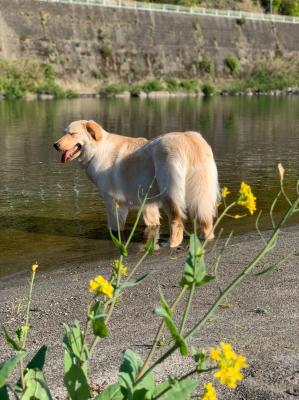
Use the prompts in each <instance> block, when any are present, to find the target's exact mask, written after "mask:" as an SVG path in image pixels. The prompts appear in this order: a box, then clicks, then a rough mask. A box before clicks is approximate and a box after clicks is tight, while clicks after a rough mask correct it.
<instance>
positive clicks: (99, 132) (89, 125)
mask: <svg viewBox="0 0 299 400" xmlns="http://www.w3.org/2000/svg"><path fill="white" fill-rule="evenodd" d="M86 129H87V131H88V132H89V133H90V134H91V136H92V137H93V138H94V140H97V141H99V140H101V139H102V138H103V136H104V130H103V128H102V127H101V126H100V125H99V124H97V123H96V122H95V121H92V120H90V121H87V122H86Z"/></svg>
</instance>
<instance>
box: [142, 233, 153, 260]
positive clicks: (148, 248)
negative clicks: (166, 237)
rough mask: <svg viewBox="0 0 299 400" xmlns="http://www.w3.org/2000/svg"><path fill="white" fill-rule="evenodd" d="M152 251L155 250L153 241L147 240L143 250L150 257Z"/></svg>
mask: <svg viewBox="0 0 299 400" xmlns="http://www.w3.org/2000/svg"><path fill="white" fill-rule="evenodd" d="M154 249H155V239H154V238H153V237H152V238H149V239H148V241H147V242H146V244H145V247H144V250H145V252H146V253H147V254H148V255H149V256H150V255H151V254H153V251H154Z"/></svg>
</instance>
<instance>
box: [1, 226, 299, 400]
mask: <svg viewBox="0 0 299 400" xmlns="http://www.w3.org/2000/svg"><path fill="white" fill-rule="evenodd" d="M259 248H260V242H259V241H258V240H257V237H256V236H255V235H254V234H248V235H244V236H240V237H237V238H235V239H234V240H233V242H232V244H231V245H230V247H229V248H228V251H227V252H226V253H225V255H224V257H223V260H222V263H221V265H220V267H219V281H218V282H213V283H211V284H209V285H208V286H206V287H204V288H203V289H199V290H198V291H197V294H196V299H195V301H194V306H193V308H192V310H191V313H190V315H191V317H190V321H189V326H191V325H192V324H194V322H195V321H196V320H198V319H199V317H200V316H201V315H203V313H204V311H205V310H207V308H208V307H209V305H210V304H211V302H212V300H213V298H214V297H215V294H216V293H218V290H219V288H223V287H224V285H225V283H228V282H229V281H230V280H231V279H232V277H233V276H235V275H236V274H237V273H238V271H240V270H241V269H242V267H243V266H244V265H246V263H247V262H248V261H249V260H250V259H252V257H253V256H254V255H255V254H256V253H257V252H258V250H259ZM291 249H295V255H293V256H292V257H291V258H289V259H288V260H287V261H286V262H285V263H284V264H283V265H282V266H280V267H279V268H278V269H276V270H275V271H272V272H271V273H269V274H266V275H264V276H261V277H254V276H249V277H247V278H246V280H245V281H244V282H243V283H242V284H241V285H240V286H239V287H238V288H237V289H236V290H235V291H234V292H233V294H232V295H231V296H230V297H229V299H227V305H228V306H225V305H224V306H223V307H221V308H219V309H218V311H217V313H216V314H215V316H214V318H213V319H211V320H210V321H209V322H208V324H207V325H206V326H205V327H204V329H203V330H202V331H200V332H198V333H197V334H196V335H195V337H194V338H193V339H192V345H193V346H195V347H196V348H202V347H205V348H208V347H209V346H215V345H216V344H218V343H219V342H220V341H221V340H224V341H229V342H230V343H232V345H233V347H235V348H236V349H237V350H238V351H239V352H241V353H243V354H244V355H246V356H247V358H248V360H249V364H250V368H249V369H248V371H247V373H246V379H245V380H244V382H243V383H242V384H241V385H240V386H239V388H238V390H237V391H233V392H232V391H229V390H223V391H222V392H221V389H219V398H222V399H252V400H253V399H259V400H267V399H275V400H279V399H293V400H294V399H295V398H297V397H298V396H299V312H298V310H299V295H298V293H299V291H298V286H299V285H298V267H299V227H298V226H297V227H293V228H289V229H288V230H286V231H285V232H284V233H283V234H282V235H281V238H280V245H279V247H277V248H276V249H275V250H274V252H273V254H272V255H271V256H270V257H268V259H267V261H266V262H263V265H261V266H260V268H261V267H267V266H269V265H270V264H271V260H272V261H273V260H274V259H277V258H278V257H279V254H285V253H286V252H288V251H289V250H291ZM185 256H186V252H182V253H180V254H179V255H177V257H176V258H175V259H172V258H171V257H170V256H169V253H168V250H166V249H162V250H159V251H158V252H156V253H155V254H154V255H153V256H152V257H151V258H149V259H148V260H147V261H146V262H145V263H144V265H143V266H142V268H141V270H140V274H142V273H144V272H146V271H151V272H153V274H151V276H150V278H148V280H147V281H145V282H144V283H143V284H142V285H140V286H137V287H135V288H133V289H131V290H128V291H127V293H126V295H125V296H124V297H123V301H122V304H120V305H119V306H118V308H117V310H116V313H115V316H114V318H113V319H112V321H111V337H110V338H109V339H107V340H106V342H105V347H104V346H103V345H99V346H98V348H97V350H96V352H95V354H94V357H93V359H92V363H91V371H92V381H93V382H94V383H97V384H100V385H102V384H106V383H107V382H112V381H114V380H115V379H116V377H117V368H118V365H119V363H120V361H121V351H122V350H123V349H125V348H128V347H131V348H132V349H134V350H135V351H138V352H139V353H140V354H141V355H145V354H146V353H147V351H148V346H149V345H150V343H151V341H152V339H153V336H154V333H155V330H156V328H157V324H158V323H159V320H158V318H157V317H155V316H154V315H153V314H152V310H153V308H154V306H155V305H156V304H157V299H158V296H157V286H158V284H160V285H161V286H162V288H163V291H164V293H165V294H166V296H167V298H168V299H169V300H171V299H173V298H174V297H175V296H176V293H177V292H178V289H179V286H178V282H179V279H180V276H181V270H182V264H183V262H184V259H185ZM134 258H135V256H134V257H133V259H132V258H131V259H130V258H129V261H134ZM208 258H210V261H211V257H208ZM111 262H112V261H111V260H110V262H108V261H107V262H103V263H101V262H98V263H92V264H85V265H68V266H66V267H64V268H61V269H59V270H52V271H43V270H42V268H40V269H39V271H38V276H37V282H36V288H35V292H34V299H33V305H32V325H33V329H32V332H31V334H30V341H29V345H30V348H32V349H37V348H38V347H39V346H41V344H43V343H44V342H46V343H48V345H49V350H48V357H47V364H46V376H47V379H48V383H49V385H50V387H51V390H52V393H53V395H54V398H56V399H64V398H65V394H64V389H63V381H62V379H63V378H62V373H61V372H62V364H63V349H62V337H63V326H62V324H63V322H68V323H71V322H73V321H74V319H79V320H80V321H83V320H84V310H85V306H86V304H87V302H88V299H89V293H88V291H87V287H88V281H89V279H90V278H92V277H94V276H96V275H97V274H99V273H101V274H104V275H105V274H108V273H109V271H110V268H111ZM129 264H130V263H129ZM26 284H27V276H25V275H18V276H16V277H14V278H12V277H11V278H7V279H4V280H1V281H0V319H1V324H2V323H5V325H6V326H7V327H8V328H9V329H10V330H13V329H14V326H15V324H16V320H17V317H16V315H15V314H14V313H12V304H16V303H17V302H18V299H20V298H22V297H24V296H25V294H26V290H27V286H26ZM0 349H1V353H0V354H1V356H0V362H1V361H2V360H3V359H4V358H5V357H6V356H7V355H9V354H10V351H9V350H8V349H7V347H6V346H5V345H4V341H3V338H2V337H1V339H0ZM163 350H164V349H163V348H162V349H161V351H163ZM191 364H192V361H191V360H190V359H189V358H185V359H182V358H180V357H179V356H178V354H175V355H173V356H172V358H171V359H170V360H169V361H168V362H167V363H165V364H163V366H161V367H160V368H159V370H158V371H157V376H158V377H159V378H160V379H161V378H162V376H165V375H167V374H170V373H178V374H182V373H183V372H184V371H185V370H186V368H188V365H189V366H190V365H191Z"/></svg>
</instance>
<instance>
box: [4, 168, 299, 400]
mask: <svg viewBox="0 0 299 400" xmlns="http://www.w3.org/2000/svg"><path fill="white" fill-rule="evenodd" d="M278 169H279V173H280V191H279V193H278V194H277V196H276V198H275V199H274V201H273V203H272V206H271V209H270V215H269V216H270V219H271V221H272V225H273V229H272V231H271V232H270V233H269V234H268V233H267V235H264V234H263V233H262V232H261V231H260V229H259V217H260V215H261V213H259V215H258V217H257V220H256V229H257V233H258V234H259V236H260V238H261V241H260V244H261V245H260V247H259V250H258V253H257V254H255V255H254V256H253V258H252V260H250V261H249V262H248V263H244V266H242V268H241V270H240V271H239V272H238V275H236V276H226V277H225V282H222V281H220V279H219V274H218V270H219V265H220V263H221V261H222V257H223V254H224V252H227V253H228V251H229V248H228V244H229V242H230V240H231V238H232V233H231V234H230V235H229V236H228V238H227V239H226V240H225V242H224V244H223V245H220V246H219V244H218V239H219V237H220V235H221V231H220V233H219V236H218V239H217V241H215V243H214V245H213V246H212V250H210V251H209V253H210V254H211V252H212V257H211V256H210V257H208V259H207V258H206V252H207V245H208V240H204V241H200V240H199V238H198V236H197V229H196V222H194V232H193V233H192V234H190V238H189V249H188V254H187V257H186V260H185V263H184V265H183V267H182V271H181V279H180V281H179V282H177V285H176V287H177V291H176V297H175V299H172V303H170V302H169V300H168V299H167V297H166V295H165V294H164V293H163V290H162V288H161V287H160V286H158V287H157V290H156V292H157V295H158V297H159V299H158V304H157V306H156V307H155V308H154V312H153V314H151V315H148V316H147V318H153V315H154V316H155V317H156V318H159V320H160V324H159V327H158V329H157V332H156V335H155V337H154V338H153V342H152V343H151V345H150V346H149V349H148V351H147V353H146V354H145V355H144V357H141V356H140V355H139V354H138V353H137V352H136V351H133V350H131V349H130V348H129V346H130V345H132V344H133V342H131V343H127V346H128V347H127V349H126V350H125V351H124V352H123V361H122V363H121V365H120V367H119V374H118V377H117V380H116V382H114V383H113V384H112V385H109V386H107V387H105V388H100V390H99V389H98V388H95V386H94V385H92V384H91V383H90V371H89V367H90V360H91V357H92V356H93V352H94V349H95V348H96V346H99V345H101V346H102V347H104V346H105V343H106V340H107V337H109V336H110V330H109V325H110V324H111V319H112V318H118V321H117V324H118V325H120V326H121V322H122V321H121V313H120V311H119V310H120V309H121V308H122V302H125V301H126V300H127V298H128V297H127V296H125V295H124V293H125V292H127V291H128V290H132V288H133V287H134V286H136V285H139V284H142V283H143V282H144V281H145V279H146V278H147V277H148V275H149V273H146V274H145V275H142V276H138V277H137V278H136V273H137V271H138V268H139V267H140V265H141V264H142V262H143V261H144V259H145V258H146V257H148V256H150V255H151V254H152V252H153V249H154V239H150V240H149V241H148V242H147V244H146V245H145V248H144V253H143V254H142V255H141V256H140V258H139V260H138V261H137V262H136V263H134V264H133V266H132V267H130V268H129V267H128V262H127V260H128V258H127V257H128V249H129V245H130V243H131V241H132V238H133V235H134V233H135V231H136V227H137V225H138V223H139V220H140V217H141V215H142V211H143V209H144V206H145V204H146V201H147V196H145V197H144V199H143V201H142V203H141V205H140V208H139V211H138V214H137V218H136V221H135V223H134V226H133V229H132V231H131V233H130V235H129V237H128V239H127V240H123V239H122V235H121V232H120V229H118V235H117V237H116V236H114V234H113V233H112V232H111V231H110V235H111V239H112V241H113V243H114V245H115V247H116V248H117V250H118V252H119V257H118V259H117V260H115V262H114V265H113V267H112V269H111V272H110V274H109V276H107V278H104V277H103V276H102V275H98V276H96V277H95V278H94V279H91V280H90V281H89V292H90V299H89V302H88V305H87V310H86V312H85V313H84V323H81V322H79V321H78V320H76V321H75V322H74V323H73V325H68V324H64V329H65V335H64V338H63V342H62V341H61V352H62V351H64V357H63V361H64V362H63V373H64V384H65V388H66V391H67V394H68V399H72V400H76V399H80V400H88V399H90V398H93V399H94V400H108V399H109V400H113V399H114V400H129V399H136V400H157V399H161V400H188V399H190V397H191V395H192V394H194V392H195V391H196V393H197V394H196V396H197V397H196V398H198V399H201V400H216V398H217V395H216V388H215V387H214V382H215V381H217V384H218V385H223V386H225V387H227V388H228V389H235V388H236V387H237V384H238V383H239V382H240V381H242V380H243V378H244V376H243V374H242V372H243V369H244V368H247V367H248V364H247V360H246V358H245V357H244V356H243V355H242V354H238V353H236V352H235V351H234V350H233V348H232V346H231V344H230V343H225V342H221V343H220V345H219V344H218V343H217V345H216V346H215V347H214V348H210V349H209V351H207V350H206V349H204V348H202V346H204V342H205V335H204V334H203V333H202V330H203V328H204V326H205V324H206V323H207V322H209V320H210V319H211V318H214V319H215V318H216V312H217V313H220V312H221V305H223V302H224V301H225V300H227V298H228V296H229V295H230V294H231V293H232V292H233V290H234V289H235V288H236V287H237V285H239V284H240V283H241V282H243V281H244V279H245V278H246V280H248V279H257V278H258V277H259V276H261V275H264V274H267V273H269V272H271V271H272V270H273V269H275V268H277V267H280V266H281V264H282V262H283V261H285V260H286V259H287V258H288V257H289V256H290V255H292V254H294V250H295V249H293V250H289V253H288V254H280V252H279V251H276V254H278V257H279V261H277V262H275V263H274V264H272V265H269V266H268V265H265V262H266V260H267V258H265V257H266V256H267V255H268V254H269V253H270V252H271V251H272V250H273V249H274V248H276V247H277V242H278V237H279V235H280V233H281V231H282V227H283V226H284V225H285V224H286V223H287V222H288V220H289V218H291V217H292V216H293V215H294V214H295V213H296V212H298V207H299V193H298V187H299V181H298V182H297V184H296V185H295V188H296V189H297V194H295V196H294V198H293V199H292V198H291V197H290V196H289V195H288V194H286V192H285V189H284V168H283V167H282V165H281V164H279V166H278ZM229 198H230V200H228V199H229ZM278 198H280V200H282V201H284V203H285V207H286V211H285V212H284V213H283V215H282V218H281V220H280V221H279V223H277V222H276V221H275V220H274V218H273V210H274V208H275V207H276V205H277V200H278ZM219 206H220V209H219V216H218V218H217V220H216V222H215V225H214V226H215V228H216V227H219V224H220V223H221V221H222V220H223V218H236V219H239V218H242V217H245V216H246V215H247V213H248V214H253V213H254V212H255V211H256V197H255V196H254V194H253V192H252V190H251V187H250V186H249V185H248V184H246V183H245V182H242V184H241V186H240V190H239V193H238V194H236V195H235V196H234V197H232V196H230V191H229V188H227V187H223V188H222V190H221V201H220V204H219ZM240 209H242V215H239V214H235V212H239V210H240ZM117 210H118V208H117V205H116V213H117V212H118V211H117ZM244 213H245V214H244ZM213 253H214V254H213ZM213 255H214V256H213ZM226 257H229V254H227V255H226ZM256 267H260V268H259V270H258V271H256ZM38 268H39V266H38V264H33V265H32V268H31V269H32V272H31V281H30V285H29V294H28V299H27V302H26V304H25V308H23V307H21V304H24V299H20V304H19V307H18V309H19V311H18V315H17V318H14V320H17V323H16V326H15V329H13V327H12V324H11V323H10V324H9V329H8V328H6V327H5V326H2V329H3V338H4V340H5V341H6V343H7V345H8V347H9V348H10V350H11V351H13V352H14V355H12V356H10V357H9V358H6V359H5V360H4V361H3V362H2V363H1V364H0V397H1V400H2V399H3V400H9V398H12V396H13V397H14V398H17V399H21V400H27V399H35V400H51V399H53V397H52V395H51V392H50V388H49V387H48V384H47V379H46V376H45V372H44V365H45V358H46V353H47V346H46V345H42V346H41V347H40V348H39V349H38V350H37V351H36V353H35V354H34V356H33V357H32V354H30V356H31V359H29V360H28V358H29V349H28V335H29V334H30V332H31V331H32V330H33V329H34V328H33V326H32V324H31V321H30V317H31V315H30V311H31V309H32V301H33V297H32V294H33V289H34V281H35V276H36V273H37V271H38ZM280 274H282V272H281V271H280ZM213 281H214V282H215V281H216V282H217V281H218V282H217V284H216V285H215V286H214V296H213V298H209V299H208V301H207V304H206V307H205V308H204V311H203V313H202V315H198V317H197V318H196V320H195V322H194V323H192V322H191V319H190V315H191V312H192V313H194V312H196V311H197V310H196V309H195V307H194V300H195V299H194V296H195V293H200V292H201V290H202V287H203V286H206V285H211V282H213ZM244 283H245V282H243V285H244ZM82 284H83V285H84V283H82ZM219 287H221V291H219ZM244 289H246V286H245V285H244ZM212 293H213V292H212V291H211V294H212ZM116 307H117V309H118V312H117V313H115V308H116ZM126 307H127V306H126ZM115 314H117V315H118V317H117V316H116V315H115ZM138 314H140V315H142V314H144V310H143V309H140V310H139V313H138ZM80 315H81V313H80ZM227 318H229V316H227ZM137 322H138V321H132V324H134V330H136V328H135V325H136V323H137ZM228 322H229V321H226V323H228ZM46 328H47V329H51V326H48V327H45V329H46ZM127 329H130V327H128V328H127ZM163 334H165V336H166V338H167V340H165V341H164V343H163V347H162V348H161V349H160V351H159V353H158V354H157V348H158V346H159V344H160V345H161V338H162V335H163ZM195 334H197V335H199V334H201V335H202V336H201V337H202V341H203V343H201V344H200V347H201V349H198V348H197V349H196V348H194V347H192V346H191V345H190V340H191V339H192V337H193V336H194V335H195ZM206 341H208V342H210V339H209V338H208V339H207V340H206ZM31 343H34V342H33V341H31ZM175 352H176V353H177V357H181V358H182V359H181V363H182V364H183V362H184V358H185V359H186V357H189V360H188V361H189V362H188V366H187V367H186V368H187V370H186V371H184V373H183V374H182V373H181V372H180V371H179V372H178V373H177V374H176V375H171V376H167V375H166V374H165V375H164V376H163V380H162V382H161V381H160V380H159V383H158V382H157V381H156V376H155V372H156V370H157V368H159V369H160V371H161V366H162V364H164V365H165V363H166V362H167V361H168V362H169V357H170V356H171V355H172V354H174V353H175ZM30 353H31V352H30ZM107 360H108V361H107V363H109V358H108V359H107ZM49 365H51V363H50V364H49ZM185 365H186V363H185ZM17 367H18V368H19V370H18V374H17V373H16V368H17ZM105 368H106V369H108V370H109V364H107V365H106V366H105ZM165 370H167V368H165ZM202 375H204V376H205V377H207V378H206V379H208V383H205V384H202V382H203V380H202ZM218 380H219V382H218ZM205 381H206V380H205Z"/></svg>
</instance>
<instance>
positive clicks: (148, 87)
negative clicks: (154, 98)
mask: <svg viewBox="0 0 299 400" xmlns="http://www.w3.org/2000/svg"><path fill="white" fill-rule="evenodd" d="M142 90H143V91H144V92H145V93H149V92H159V91H161V90H165V86H164V84H163V82H161V81H159V80H158V79H153V80H150V81H147V82H145V83H144V84H143V85H142Z"/></svg>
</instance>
